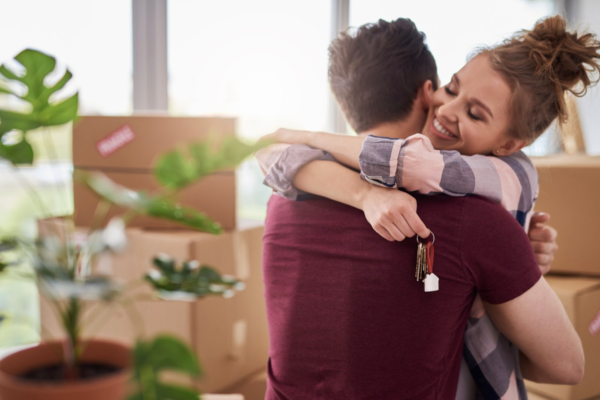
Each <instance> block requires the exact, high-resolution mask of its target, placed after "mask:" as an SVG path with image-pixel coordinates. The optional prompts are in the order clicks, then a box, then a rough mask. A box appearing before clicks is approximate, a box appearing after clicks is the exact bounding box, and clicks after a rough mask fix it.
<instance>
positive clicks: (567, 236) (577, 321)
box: [526, 155, 600, 400]
mask: <svg viewBox="0 0 600 400" xmlns="http://www.w3.org/2000/svg"><path fill="white" fill-rule="evenodd" d="M534 164H535V165H536V168H537V170H538V173H539V177H540V194H539V199H538V202H537V204H536V209H537V210H539V211H544V212H547V213H549V214H550V215H551V220H550V225H552V226H553V227H554V228H556V230H557V231H558V238H557V243H558V246H559V250H558V251H557V252H556V255H555V259H554V262H553V263H552V270H551V275H550V276H548V277H547V281H548V283H549V284H550V286H551V287H552V288H553V289H554V291H555V292H556V294H557V295H558V297H559V298H560V300H561V301H562V303H563V305H564V307H565V310H566V311H567V315H568V316H569V319H570V320H571V322H572V323H573V325H574V326H575V329H576V330H577V332H578V334H579V337H580V338H581V341H582V343H583V349H584V353H585V376H584V378H583V381H582V382H581V383H580V384H579V385H576V386H564V385H546V384H538V383H534V382H526V385H527V388H528V390H530V391H531V392H534V393H537V394H540V395H542V396H547V397H549V398H552V399H556V400H580V399H590V398H596V397H597V396H600V380H598V379H597V376H598V374H599V373H600V337H598V336H593V335H592V334H591V333H590V330H589V327H590V324H591V322H592V320H594V318H595V316H596V313H597V312H598V309H600V261H599V260H598V259H597V257H596V256H595V252H594V250H593V249H594V248H595V246H596V242H595V241H596V238H597V237H598V236H599V235H600V210H598V204H600V185H599V183H600V157H587V156H567V155H561V156H555V157H544V158H536V159H534Z"/></svg>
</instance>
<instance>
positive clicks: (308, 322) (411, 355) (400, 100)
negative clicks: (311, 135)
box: [265, 20, 581, 399]
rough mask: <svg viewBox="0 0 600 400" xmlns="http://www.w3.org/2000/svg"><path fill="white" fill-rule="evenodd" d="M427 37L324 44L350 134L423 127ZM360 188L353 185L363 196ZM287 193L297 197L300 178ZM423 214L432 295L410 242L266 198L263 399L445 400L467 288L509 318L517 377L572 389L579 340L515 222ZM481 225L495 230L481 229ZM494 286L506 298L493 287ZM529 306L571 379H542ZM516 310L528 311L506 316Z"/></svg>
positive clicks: (467, 202) (459, 209)
mask: <svg viewBox="0 0 600 400" xmlns="http://www.w3.org/2000/svg"><path fill="white" fill-rule="evenodd" d="M423 39H424V37H423V35H422V34H421V33H419V32H418V31H417V30H416V28H415V27H414V24H412V22H411V21H409V20H397V21H394V22H392V23H387V22H385V21H380V22H379V23H378V24H375V25H369V26H365V27H361V28H360V29H359V31H358V33H357V35H356V37H351V36H349V35H342V37H341V38H340V39H338V40H337V41H335V42H334V43H333V44H332V46H331V64H330V81H331V85H332V90H333V91H334V93H335V94H336V98H337V99H338V101H340V104H341V106H342V109H343V110H344V112H345V113H346V115H347V117H348V120H349V121H350V123H351V124H352V125H353V127H354V128H355V129H356V130H357V131H358V132H364V131H368V130H370V129H372V128H374V127H377V130H378V132H385V128H386V127H390V128H393V129H391V130H390V131H395V132H397V131H398V129H397V128H398V126H399V125H402V126H403V127H404V128H405V131H412V132H416V131H418V130H419V129H420V127H421V126H422V124H423V120H422V117H421V116H422V115H423V114H424V113H423V112H422V109H420V108H419V107H422V104H424V102H422V101H420V100H421V99H420V96H422V90H421V88H422V87H423V84H424V83H425V81H427V80H429V81H431V82H435V84H437V76H436V70H435V62H434V61H433V57H432V56H431V54H430V53H429V50H428V49H427V47H426V46H425V44H424V43H423ZM423 66H425V68H424V67H423ZM427 66H429V67H427ZM410 86H412V88H410ZM398 88H402V90H398ZM399 93H400V96H399ZM406 93H411V94H412V96H408V97H407V96H406ZM313 164H314V163H313ZM313 166H314V165H312V166H311V165H308V166H306V167H305V169H306V168H311V167H313ZM340 168H342V169H343V167H341V166H340ZM293 173H294V174H295V173H296V171H293ZM339 173H352V172H351V171H349V170H344V172H342V171H341V170H340V171H339ZM356 177H357V180H356V184H357V185H361V184H363V185H367V184H366V182H363V181H361V180H360V179H359V178H358V175H356ZM322 178H323V179H331V182H332V184H331V185H330V186H331V190H332V191H335V176H331V177H327V176H323V177H322ZM294 183H295V185H296V186H297V187H298V188H300V189H302V188H303V187H304V182H303V181H302V174H301V173H300V174H299V175H298V176H297V178H296V180H295V181H294ZM370 190H383V189H378V188H372V189H370ZM387 193H388V194H386V195H392V194H389V193H391V192H390V191H387ZM396 193H398V195H400V193H401V192H396ZM328 197H333V198H335V197H334V196H328ZM418 203H419V215H420V216H421V218H422V219H423V221H424V222H426V225H427V227H428V228H430V229H431V230H432V231H433V232H435V233H436V237H437V242H436V263H435V264H436V265H439V266H441V267H440V268H443V270H442V271H440V274H441V277H440V278H441V279H442V282H443V283H442V284H441V285H442V289H441V290H440V292H437V293H428V294H427V293H423V291H422V287H419V285H418V284H416V282H415V281H414V280H412V279H414V263H415V258H416V256H415V254H416V245H415V243H414V242H412V241H408V240H407V241H404V242H402V243H389V242H385V241H383V240H381V239H380V238H379V237H378V236H377V235H376V234H375V233H374V232H373V231H372V230H371V229H370V227H369V225H368V224H367V223H366V221H365V219H364V216H362V214H361V213H360V212H357V211H356V210H353V209H352V208H348V207H345V206H342V205H340V204H337V203H333V202H329V201H326V200H322V199H320V200H313V201H308V202H301V203H294V202H289V201H287V200H284V199H281V198H277V197H274V198H272V199H271V201H270V204H269V211H268V217H267V226H266V228H267V229H266V233H265V285H266V298H267V307H268V312H269V324H270V330H271V340H272V343H271V354H270V356H271V358H270V364H269V373H270V381H269V382H270V383H269V392H268V395H267V398H268V399H286V398H291V399H303V398H307V399H309V398H331V399H337V398H345V399H346V398H348V399H350V398H377V399H387V398H390V399H392V398H419V399H424V398H444V399H445V398H453V397H454V392H455V390H456V379H457V376H458V366H459V362H460V358H461V357H460V355H461V353H462V338H463V333H464V327H465V323H466V318H467V316H468V310H469V307H470V304H471V302H472V300H473V292H474V290H475V289H477V290H479V291H480V293H481V295H482V297H484V300H486V301H488V302H490V303H494V304H499V305H497V306H491V309H490V311H491V312H492V313H494V314H496V315H497V319H498V321H500V323H499V325H502V324H503V321H504V323H506V321H509V323H507V325H506V326H508V327H505V331H503V333H505V334H506V335H507V336H509V338H510V339H512V340H513V341H514V342H515V343H516V344H517V345H519V344H523V346H524V348H525V349H527V351H526V352H525V357H523V359H524V360H525V361H524V363H525V367H524V368H525V370H526V371H525V372H527V373H532V374H533V375H535V374H537V377H538V378H540V377H541V379H549V380H555V379H556V376H557V374H563V377H564V378H567V379H568V380H571V381H572V380H576V379H577V373H578V372H579V371H578V370H577V366H578V363H579V362H580V361H581V360H580V359H578V358H577V355H580V348H579V349H578V348H577V344H578V342H577V341H576V340H575V339H574V338H573V331H572V327H570V325H569V324H568V321H567V322H566V323H565V321H566V319H565V316H564V312H563V313H562V314H561V308H560V304H558V303H557V300H556V298H555V297H552V296H553V295H552V293H551V291H550V290H549V289H548V287H547V285H545V281H543V279H542V280H539V273H540V272H539V269H538V268H537V266H536V265H535V261H534V258H533V255H532V253H531V247H530V246H529V244H528V243H526V241H524V240H523V235H524V233H523V232H522V229H521V230H519V229H515V228H518V225H517V224H516V222H515V221H514V220H511V219H510V216H508V218H507V214H506V213H505V212H503V210H498V208H499V207H496V206H495V205H493V204H491V203H489V202H487V201H485V200H482V199H479V198H469V199H464V198H462V199H449V198H447V197H443V196H437V197H419V198H418ZM482 218H489V219H490V221H489V222H490V224H492V225H493V226H497V227H498V229H497V230H496V231H495V232H493V234H492V233H491V232H489V229H485V225H484V224H482V223H481V219H482ZM540 230H541V231H543V228H542V229H540ZM545 233H546V234H547V233H548V232H547V231H545ZM496 235H498V236H499V237H496ZM524 244H525V245H526V246H525V245H524ZM481 249H489V254H487V255H484V254H481V253H479V252H480V251H481ZM482 261H485V263H483V262H482ZM541 261H547V260H541ZM411 264H412V268H411ZM484 264H485V265H484ZM520 264H522V265H521V266H520V268H516V267H515V266H516V265H520ZM484 266H485V268H483V267H484ZM480 267H482V268H480ZM411 270H412V272H411ZM465 271H467V272H465ZM411 274H413V278H412V279H410V275H411ZM436 274H437V272H436ZM438 275H439V274H438ZM499 280H500V281H504V282H505V284H506V287H501V288H498V287H495V286H494V284H495V283H496V282H498V281H499ZM524 296H535V297H537V296H540V297H541V298H543V299H545V300H547V302H549V303H550V304H551V305H550V306H549V310H546V311H547V315H546V317H548V318H555V319H556V321H557V322H558V326H559V329H557V330H556V332H555V333H556V335H555V336H552V337H551V338H548V339H553V340H559V341H561V340H562V341H563V342H564V343H565V346H566V348H568V349H569V350H571V353H570V356H569V357H570V358H569V357H567V358H568V361H570V362H567V365H568V366H569V367H573V368H572V370H566V371H565V370H561V371H557V370H553V369H552V368H549V367H548V366H549V365H552V362H553V361H555V360H554V359H553V360H550V359H548V357H547V355H546V354H544V352H543V349H541V348H540V344H546V343H548V342H545V341H542V342H538V343H535V344H534V345H532V344H531V343H528V342H527V341H526V340H525V341H524V339H523V338H522V337H520V336H519V335H518V334H515V332H513V331H511V327H512V326H514V324H516V326H519V327H522V326H521V325H522V323H523V321H526V317H528V316H529V314H528V312H532V310H531V309H527V307H525V308H523V307H521V306H522V304H521V302H523V298H524ZM513 302H517V304H518V306H519V308H521V309H522V310H524V313H523V312H520V313H514V312H512V310H514V308H515V305H514V304H515V303H513ZM557 305H558V306H557ZM494 307H496V308H494ZM511 324H513V325H511ZM520 324H521V325H520ZM501 328H502V326H501ZM522 350H523V349H522ZM565 356H566V355H565ZM531 360H534V361H533V363H532V362H531ZM540 360H542V361H545V362H541V365H540V364H539V361H540ZM528 362H529V364H527V363H528ZM532 365H533V366H532ZM530 376H531V375H530Z"/></svg>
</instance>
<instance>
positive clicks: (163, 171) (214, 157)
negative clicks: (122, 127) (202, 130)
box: [154, 137, 272, 190]
mask: <svg viewBox="0 0 600 400" xmlns="http://www.w3.org/2000/svg"><path fill="white" fill-rule="evenodd" d="M270 144H272V143H271V142H268V141H262V142H258V143H256V144H253V145H249V144H246V143H244V142H242V141H240V140H239V139H238V138H236V137H227V138H225V139H223V141H222V142H221V144H220V145H219V146H214V144H213V143H211V142H210V141H203V142H196V143H192V144H189V145H188V147H187V148H183V149H176V150H172V151H169V152H167V153H165V154H164V155H163V156H162V157H160V158H159V160H158V162H157V163H156V166H155V169H154V175H155V176H156V179H157V180H158V181H159V182H160V183H161V184H162V185H163V186H165V187H167V188H170V189H175V190H177V189H181V188H183V187H185V186H187V185H189V184H190V183H193V182H194V181H196V180H198V179H200V178H202V177H204V176H206V175H208V174H211V173H213V172H216V171H219V170H222V169H225V168H231V167H235V166H236V165H238V164H239V163H240V162H242V161H243V160H244V159H245V158H246V157H248V156H249V155H251V154H253V153H255V152H257V151H258V150H260V149H262V148H264V147H267V146H268V145H270Z"/></svg>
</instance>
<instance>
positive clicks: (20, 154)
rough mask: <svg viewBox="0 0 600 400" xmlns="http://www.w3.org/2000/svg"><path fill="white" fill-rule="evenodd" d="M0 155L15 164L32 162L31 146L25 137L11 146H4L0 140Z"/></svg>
mask: <svg viewBox="0 0 600 400" xmlns="http://www.w3.org/2000/svg"><path fill="white" fill-rule="evenodd" d="M0 157H1V158H4V159H6V160H8V161H10V162H11V163H13V164H15V165H19V164H31V163H32V162H33V147H31V144H30V143H29V142H28V141H27V140H26V139H23V140H21V141H20V142H19V143H17V144H15V145H12V146H5V145H4V144H2V142H0Z"/></svg>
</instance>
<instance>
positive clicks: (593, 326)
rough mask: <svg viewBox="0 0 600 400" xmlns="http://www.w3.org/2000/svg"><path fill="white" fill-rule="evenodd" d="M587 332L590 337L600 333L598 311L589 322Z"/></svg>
mask: <svg viewBox="0 0 600 400" xmlns="http://www.w3.org/2000/svg"><path fill="white" fill-rule="evenodd" d="M588 330H589V331H590V333H591V334H592V336H596V335H597V334H598V333H600V311H598V313H597V314H596V316H595V317H594V319H593V320H592V322H590V325H589V326H588Z"/></svg>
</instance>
